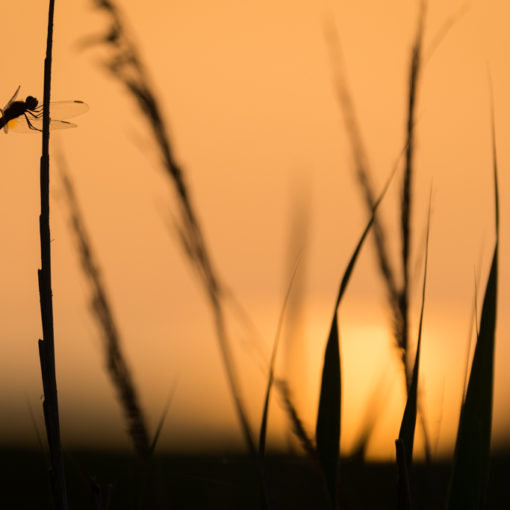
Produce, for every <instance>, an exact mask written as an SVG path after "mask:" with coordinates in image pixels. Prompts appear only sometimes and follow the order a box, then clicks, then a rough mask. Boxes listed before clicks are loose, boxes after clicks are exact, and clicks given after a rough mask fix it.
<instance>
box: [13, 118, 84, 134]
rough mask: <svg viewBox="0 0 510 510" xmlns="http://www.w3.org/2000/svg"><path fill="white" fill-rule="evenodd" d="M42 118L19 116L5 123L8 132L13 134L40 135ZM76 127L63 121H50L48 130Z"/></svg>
mask: <svg viewBox="0 0 510 510" xmlns="http://www.w3.org/2000/svg"><path fill="white" fill-rule="evenodd" d="M42 124H43V120H42V117H36V118H31V117H30V116H29V117H28V120H27V117H25V115H21V116H20V117H16V118H15V119H12V120H10V121H9V122H8V123H7V129H8V131H13V132H14V133H40V132H41V131H42ZM74 127H76V124H73V123H72V122H67V121H65V120H50V129H51V130H53V129H69V128H74Z"/></svg>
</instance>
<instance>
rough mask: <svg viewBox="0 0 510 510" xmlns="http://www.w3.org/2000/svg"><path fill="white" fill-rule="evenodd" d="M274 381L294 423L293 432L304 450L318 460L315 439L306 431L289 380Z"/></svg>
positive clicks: (291, 421) (292, 423)
mask: <svg viewBox="0 0 510 510" xmlns="http://www.w3.org/2000/svg"><path fill="white" fill-rule="evenodd" d="M274 383H275V385H276V387H277V388H278V390H279V392H280V397H281V399H282V401H283V406H284V409H285V410H286V412H287V415H288V417H289V420H290V423H291V425H292V429H291V430H292V433H293V434H294V436H295V437H296V438H297V440H298V441H299V443H300V444H301V447H302V448H303V451H305V452H306V453H307V454H308V456H309V457H310V458H311V459H314V460H316V459H317V448H315V444H314V442H313V439H312V438H310V437H309V436H308V433H307V432H306V429H305V426H304V424H303V420H302V419H301V417H300V416H299V413H298V411H297V408H296V406H295V405H294V402H293V399H292V394H291V391H290V388H289V385H288V384H287V381H285V380H284V379H276V380H275V382H274Z"/></svg>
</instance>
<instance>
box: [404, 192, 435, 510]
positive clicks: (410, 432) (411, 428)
mask: <svg viewBox="0 0 510 510" xmlns="http://www.w3.org/2000/svg"><path fill="white" fill-rule="evenodd" d="M430 211H431V202H430V200H429V212H428V219H427V234H426V241H425V267H424V271H423V285H422V294H421V308H420V322H419V326H418V341H417V343H416V354H415V359H414V367H413V372H412V376H411V384H410V386H409V391H408V394H407V402H406V406H405V409H404V415H403V417H402V423H401V425H400V431H399V435H398V439H397V440H396V449H397V465H398V473H399V477H398V494H399V508H401V509H403V510H407V509H410V508H413V506H414V505H413V498H412V493H411V489H410V487H411V484H410V471H411V466H412V461H413V446H414V433H415V428H416V415H417V413H418V378H419V372H420V354H421V339H422V329H423V311H424V309H425V289H426V284H427V267H428V259H429V233H430Z"/></svg>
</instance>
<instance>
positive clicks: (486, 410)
mask: <svg viewBox="0 0 510 510" xmlns="http://www.w3.org/2000/svg"><path fill="white" fill-rule="evenodd" d="M491 106H492V105H491ZM491 110H492V150H493V168H494V195H495V224H496V243H495V247H494V254H493V257H492V263H491V268H490V273H489V278H488V281H487V286H486V289H485V296H484V299H483V305H482V316H481V319H480V331H479V333H478V338H477V342H476V347H475V353H474V356H473V363H472V366H471V374H470V376H469V382H468V388H467V391H466V398H465V400H464V404H463V405H462V410H461V414H460V420H459V429H458V432H457V442H456V445H455V457H454V463H453V472H452V478H451V484H450V494H449V501H448V509H449V510H456V509H462V510H469V509H478V508H481V507H482V506H483V504H484V501H485V495H486V489H487V481H488V473H489V462H490V443H491V427H492V399H493V380H494V346H495V332H496V308H497V280H498V245H499V200H498V180H497V158H496V141H495V132H494V107H493V106H492V109H491Z"/></svg>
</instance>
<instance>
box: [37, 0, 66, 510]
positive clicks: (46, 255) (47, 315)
mask: <svg viewBox="0 0 510 510" xmlns="http://www.w3.org/2000/svg"><path fill="white" fill-rule="evenodd" d="M54 10H55V0H50V2H49V13H48V38H47V43H46V58H45V60H44V98H43V134H42V155H41V172H40V182H41V215H40V216H39V230H40V238H41V269H39V271H38V280H39V296H40V303H41V321H42V331H43V339H42V340H39V358H40V362H41V375H42V382H43V389H44V402H43V411H44V421H45V424H46V435H47V438H48V445H49V451H50V462H51V469H50V477H51V485H52V492H53V499H54V503H55V508H56V509H57V510H67V508H68V505H67V491H66V483H65V474H64V462H63V455H62V444H61V441H60V425H59V416H58V399H57V380H56V375H55V345H54V332H53V302H52V291H51V246H50V201H49V188H50V158H49V141H50V112H49V102H50V90H51V53H52V46H53V13H54Z"/></svg>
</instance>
